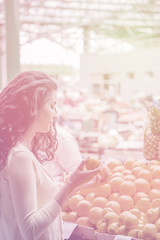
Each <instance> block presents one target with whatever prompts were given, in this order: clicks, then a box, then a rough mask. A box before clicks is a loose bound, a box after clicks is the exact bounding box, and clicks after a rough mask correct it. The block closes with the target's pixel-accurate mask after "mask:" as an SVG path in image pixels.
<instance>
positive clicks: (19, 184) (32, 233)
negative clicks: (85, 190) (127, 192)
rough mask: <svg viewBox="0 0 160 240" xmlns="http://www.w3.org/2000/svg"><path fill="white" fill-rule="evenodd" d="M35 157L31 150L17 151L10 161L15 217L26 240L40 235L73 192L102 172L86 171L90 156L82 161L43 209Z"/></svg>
mask: <svg viewBox="0 0 160 240" xmlns="http://www.w3.org/2000/svg"><path fill="white" fill-rule="evenodd" d="M32 158H33V156H32V154H31V153H28V152H17V153H16V154H14V159H12V161H10V164H9V168H8V174H9V185H10V190H11V198H12V202H13V207H14V210H15V214H16V220H17V223H18V226H19V229H20V232H21V234H22V236H23V237H24V239H27V240H30V239H34V237H38V236H40V235H41V234H42V233H43V232H44V231H45V229H46V228H47V227H48V226H49V225H50V224H51V223H52V222H53V221H54V220H55V218H56V217H57V215H58V214H59V212H60V211H61V206H62V205H63V203H64V202H65V200H66V199H67V198H68V197H69V195H70V194H71V193H72V191H73V190H74V189H75V188H76V187H77V186H79V185H81V184H83V183H85V182H87V181H88V180H90V179H91V178H93V176H95V175H96V174H97V173H98V172H99V169H96V170H90V171H83V167H84V165H85V163H86V161H87V160H88V159H86V160H85V161H82V162H81V164H80V165H79V167H78V168H77V169H76V170H75V171H74V172H73V174H72V175H71V177H70V178H69V180H68V182H67V183H66V184H65V185H64V186H63V187H62V188H61V189H60V191H59V192H58V193H57V194H56V196H54V198H53V199H51V201H50V202H48V203H47V204H46V205H45V206H43V208H41V209H38V207H37V189H36V176H35V168H34V164H33V161H32Z"/></svg>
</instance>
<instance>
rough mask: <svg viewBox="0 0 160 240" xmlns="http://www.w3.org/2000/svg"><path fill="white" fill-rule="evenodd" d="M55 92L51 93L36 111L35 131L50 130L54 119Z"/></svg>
mask: <svg viewBox="0 0 160 240" xmlns="http://www.w3.org/2000/svg"><path fill="white" fill-rule="evenodd" d="M56 98H57V94H56V91H54V92H52V93H51V94H50V95H49V96H48V97H47V99H46V100H45V101H44V103H43V104H42V105H41V107H40V108H39V111H38V116H37V131H38V132H43V133H45V132H48V131H49V130H50V126H51V124H52V122H53V119H54V118H56V117H57V116H56V109H55V105H56Z"/></svg>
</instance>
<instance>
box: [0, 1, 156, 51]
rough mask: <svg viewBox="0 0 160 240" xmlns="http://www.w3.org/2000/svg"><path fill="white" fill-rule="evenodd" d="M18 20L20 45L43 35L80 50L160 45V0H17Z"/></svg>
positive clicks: (1, 20)
mask: <svg viewBox="0 0 160 240" xmlns="http://www.w3.org/2000/svg"><path fill="white" fill-rule="evenodd" d="M19 19H20V43H21V44H25V43H28V42H32V41H34V40H35V39H38V38H41V37H45V38H48V39H50V40H51V41H53V42H55V43H58V44H60V45H62V46H64V47H65V48H68V49H73V50H74V51H77V52H79V53H82V52H105V50H107V48H110V47H111V45H112V47H113V48H114V47H115V46H116V45H117V44H119V43H125V44H130V45H132V46H146V47H148V46H157V45H160V0H19ZM4 24H5V14H4V0H0V26H4ZM1 29H2V28H1ZM0 37H1V38H0V40H2V39H3V32H2V31H1V30H0ZM107 40H110V43H111V44H110V45H108V41H107Z"/></svg>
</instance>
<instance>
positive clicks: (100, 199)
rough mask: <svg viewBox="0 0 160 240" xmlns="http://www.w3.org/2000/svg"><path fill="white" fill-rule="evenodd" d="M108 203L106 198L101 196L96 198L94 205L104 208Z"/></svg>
mask: <svg viewBox="0 0 160 240" xmlns="http://www.w3.org/2000/svg"><path fill="white" fill-rule="evenodd" d="M107 202H108V200H107V199H106V198H105V197H102V196H100V197H96V198H95V199H94V200H93V202H92V203H93V206H94V207H101V208H104V206H105V205H106V203H107Z"/></svg>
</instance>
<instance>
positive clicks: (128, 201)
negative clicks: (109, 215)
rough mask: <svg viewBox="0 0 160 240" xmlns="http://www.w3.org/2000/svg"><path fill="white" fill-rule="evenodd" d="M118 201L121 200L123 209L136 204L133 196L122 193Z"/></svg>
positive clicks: (128, 208) (125, 209)
mask: <svg viewBox="0 0 160 240" xmlns="http://www.w3.org/2000/svg"><path fill="white" fill-rule="evenodd" d="M117 201H118V202H119V204H120V206H121V211H128V210H130V209H131V208H133V206H134V201H133V199H132V197H130V196H128V195H121V196H120V197H119V198H118V199H117Z"/></svg>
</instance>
